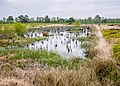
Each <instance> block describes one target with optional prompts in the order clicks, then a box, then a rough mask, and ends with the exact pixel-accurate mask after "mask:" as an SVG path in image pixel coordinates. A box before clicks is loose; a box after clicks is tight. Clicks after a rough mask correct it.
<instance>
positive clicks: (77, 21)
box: [74, 20, 80, 28]
mask: <svg viewBox="0 0 120 86" xmlns="http://www.w3.org/2000/svg"><path fill="white" fill-rule="evenodd" d="M74 25H75V28H80V21H79V20H76V21H75V22H74Z"/></svg>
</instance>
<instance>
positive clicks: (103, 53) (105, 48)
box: [95, 25, 112, 60]
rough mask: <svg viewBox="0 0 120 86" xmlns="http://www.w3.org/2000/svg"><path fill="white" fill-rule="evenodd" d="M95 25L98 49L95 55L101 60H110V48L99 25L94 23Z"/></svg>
mask: <svg viewBox="0 0 120 86" xmlns="http://www.w3.org/2000/svg"><path fill="white" fill-rule="evenodd" d="M95 27H96V29H97V37H98V46H97V47H96V48H97V49H98V51H99V53H98V54H97V57H100V58H101V59H103V60H110V59H111V56H112V48H111V46H110V45H109V44H108V43H107V42H106V40H105V38H104V37H103V35H102V32H101V30H100V27H99V26H98V25H96V26H95Z"/></svg>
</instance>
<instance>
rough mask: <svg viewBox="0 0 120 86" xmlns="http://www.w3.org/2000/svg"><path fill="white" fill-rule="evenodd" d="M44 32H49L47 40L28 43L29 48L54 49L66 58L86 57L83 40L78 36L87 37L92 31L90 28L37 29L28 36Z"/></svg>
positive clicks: (41, 34) (31, 36) (40, 34)
mask: <svg viewBox="0 0 120 86" xmlns="http://www.w3.org/2000/svg"><path fill="white" fill-rule="evenodd" d="M44 32H47V34H49V36H47V37H46V39H45V40H41V41H36V42H34V43H32V44H28V45H27V48H28V49H31V50H39V49H45V50H48V51H53V52H56V53H58V54H59V55H60V56H62V57H66V58H69V57H81V58H84V57H85V53H84V52H85V49H84V48H81V44H82V41H79V40H77V37H87V36H88V35H89V33H90V30H89V28H84V29H82V30H77V31H69V30H68V29H52V30H46V31H42V30H37V31H33V32H30V33H28V34H26V37H30V38H34V37H37V36H43V34H44Z"/></svg>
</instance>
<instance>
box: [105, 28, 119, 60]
mask: <svg viewBox="0 0 120 86" xmlns="http://www.w3.org/2000/svg"><path fill="white" fill-rule="evenodd" d="M103 36H104V37H105V38H107V39H108V41H110V43H111V44H112V42H114V43H113V45H112V46H113V47H112V48H113V55H114V58H115V59H116V61H118V62H120V30H105V31H103ZM111 40H113V41H111Z"/></svg>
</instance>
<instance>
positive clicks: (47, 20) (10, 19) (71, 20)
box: [0, 15, 120, 24]
mask: <svg viewBox="0 0 120 86" xmlns="http://www.w3.org/2000/svg"><path fill="white" fill-rule="evenodd" d="M76 20H77V21H78V20H79V21H80V23H82V24H99V23H120V18H113V19H111V18H104V17H101V16H100V15H96V16H95V17H94V18H92V17H88V18H85V19H75V18H73V17H70V18H60V17H52V18H50V17H49V16H48V15H46V16H45V17H39V16H38V17H36V18H35V17H33V18H30V17H29V16H28V15H19V16H18V17H15V18H14V17H13V16H8V17H7V18H5V17H3V19H2V20H0V23H15V22H21V23H68V24H72V23H74V22H75V21H76Z"/></svg>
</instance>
